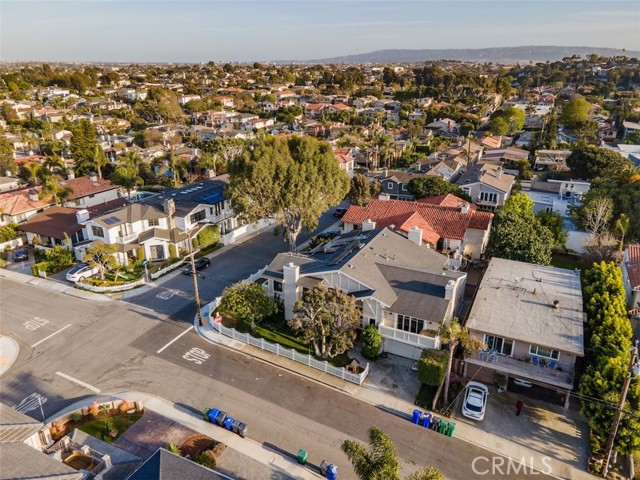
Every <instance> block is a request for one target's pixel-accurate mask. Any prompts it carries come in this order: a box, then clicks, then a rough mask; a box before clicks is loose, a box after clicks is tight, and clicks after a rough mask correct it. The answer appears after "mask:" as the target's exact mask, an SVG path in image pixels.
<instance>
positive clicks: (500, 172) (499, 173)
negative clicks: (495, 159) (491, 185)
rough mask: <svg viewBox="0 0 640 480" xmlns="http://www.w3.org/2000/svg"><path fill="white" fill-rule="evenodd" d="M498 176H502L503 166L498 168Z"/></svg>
mask: <svg viewBox="0 0 640 480" xmlns="http://www.w3.org/2000/svg"><path fill="white" fill-rule="evenodd" d="M496 178H502V167H498V170H496Z"/></svg>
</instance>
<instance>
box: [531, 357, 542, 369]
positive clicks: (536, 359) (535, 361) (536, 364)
mask: <svg viewBox="0 0 640 480" xmlns="http://www.w3.org/2000/svg"><path fill="white" fill-rule="evenodd" d="M531 363H533V364H534V365H535V366H537V367H541V366H542V365H541V364H540V359H539V358H538V357H535V356H533V357H531Z"/></svg>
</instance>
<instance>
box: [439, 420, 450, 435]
mask: <svg viewBox="0 0 640 480" xmlns="http://www.w3.org/2000/svg"><path fill="white" fill-rule="evenodd" d="M448 429H449V422H447V421H446V420H440V427H439V428H438V432H440V433H442V434H443V435H444V434H446V433H447V430H448Z"/></svg>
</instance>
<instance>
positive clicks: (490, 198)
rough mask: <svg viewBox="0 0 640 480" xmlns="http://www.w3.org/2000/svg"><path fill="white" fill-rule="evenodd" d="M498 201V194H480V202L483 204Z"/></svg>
mask: <svg viewBox="0 0 640 480" xmlns="http://www.w3.org/2000/svg"><path fill="white" fill-rule="evenodd" d="M497 200H498V194H497V193H491V192H481V193H480V201H482V202H488V203H496V201H497Z"/></svg>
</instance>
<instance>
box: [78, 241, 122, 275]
mask: <svg viewBox="0 0 640 480" xmlns="http://www.w3.org/2000/svg"><path fill="white" fill-rule="evenodd" d="M117 251H118V247H117V246H116V245H106V244H105V243H103V242H94V243H93V244H92V245H91V246H90V247H89V248H88V249H87V252H86V253H85V254H84V257H82V260H83V261H85V262H86V263H87V264H88V265H89V266H91V267H93V268H97V269H98V273H99V274H100V279H101V280H104V273H105V272H106V271H107V270H112V269H114V268H116V267H117V266H118V260H117V259H116V257H115V255H114V254H115V253H116V252H117Z"/></svg>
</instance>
